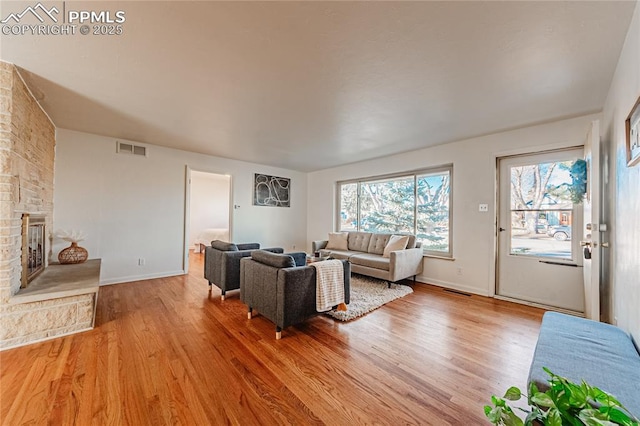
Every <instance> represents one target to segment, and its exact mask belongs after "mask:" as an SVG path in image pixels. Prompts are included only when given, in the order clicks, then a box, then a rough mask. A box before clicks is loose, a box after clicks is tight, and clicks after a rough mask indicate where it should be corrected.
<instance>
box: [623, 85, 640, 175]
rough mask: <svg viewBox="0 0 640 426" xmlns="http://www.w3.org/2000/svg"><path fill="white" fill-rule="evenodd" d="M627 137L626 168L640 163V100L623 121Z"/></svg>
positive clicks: (639, 99)
mask: <svg viewBox="0 0 640 426" xmlns="http://www.w3.org/2000/svg"><path fill="white" fill-rule="evenodd" d="M625 131H626V136H627V166H628V167H631V166H635V165H636V164H638V163H640V98H638V100H637V101H636V104H635V105H634V106H633V108H631V112H630V113H629V116H628V117H627V121H625Z"/></svg>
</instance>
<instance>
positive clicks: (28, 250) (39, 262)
mask: <svg viewBox="0 0 640 426" xmlns="http://www.w3.org/2000/svg"><path fill="white" fill-rule="evenodd" d="M45 231H46V229H45V216H39V215H31V214H26V213H25V214H23V215H22V282H21V284H20V287H21V288H25V287H27V285H28V284H29V283H30V282H31V281H32V280H33V279H34V278H35V277H37V276H38V275H39V274H40V273H41V272H42V271H44V268H45V266H46V261H45V250H46V249H45V242H46V233H45Z"/></svg>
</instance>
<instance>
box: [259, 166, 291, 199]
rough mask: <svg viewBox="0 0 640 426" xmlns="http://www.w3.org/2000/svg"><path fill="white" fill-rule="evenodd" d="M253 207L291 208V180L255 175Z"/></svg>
mask: <svg viewBox="0 0 640 426" xmlns="http://www.w3.org/2000/svg"><path fill="white" fill-rule="evenodd" d="M253 205H254V206H272V207H291V179H289V178H283V177H278V176H269V175H263V174H259V173H255V174H254V178H253Z"/></svg>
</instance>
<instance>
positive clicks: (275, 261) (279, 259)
mask: <svg viewBox="0 0 640 426" xmlns="http://www.w3.org/2000/svg"><path fill="white" fill-rule="evenodd" d="M251 258H252V259H253V260H255V261H256V262H260V263H262V264H264V265H269V266H273V267H275V268H291V267H294V266H296V262H295V261H294V260H293V257H292V256H289V255H288V254H278V253H271V252H270V251H264V250H256V251H254V252H253V253H251Z"/></svg>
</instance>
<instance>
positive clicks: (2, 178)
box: [0, 62, 56, 305]
mask: <svg viewBox="0 0 640 426" xmlns="http://www.w3.org/2000/svg"><path fill="white" fill-rule="evenodd" d="M0 105H1V107H2V110H0V200H1V201H2V207H1V208H0V305H2V304H5V303H7V302H8V300H9V298H10V297H11V296H12V295H14V294H16V293H17V292H18V290H19V289H20V272H21V269H22V265H21V262H20V256H21V245H22V241H21V229H22V228H21V226H22V214H23V213H33V214H35V213H37V214H44V215H46V216H47V222H46V227H47V230H48V231H49V232H50V231H51V227H52V224H53V222H52V219H53V166H54V159H55V144H56V141H55V127H54V125H53V123H52V122H51V120H49V117H48V116H47V115H46V114H45V113H44V111H43V110H42V108H40V105H39V104H38V103H37V102H36V100H35V99H34V98H33V96H32V95H31V93H30V92H29V89H28V88H27V86H26V85H25V84H24V82H23V81H22V79H21V78H20V76H19V75H18V71H17V70H16V68H15V66H13V65H11V64H8V63H6V62H0ZM48 244H49V241H47V245H48ZM48 249H49V246H47V250H48Z"/></svg>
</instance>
